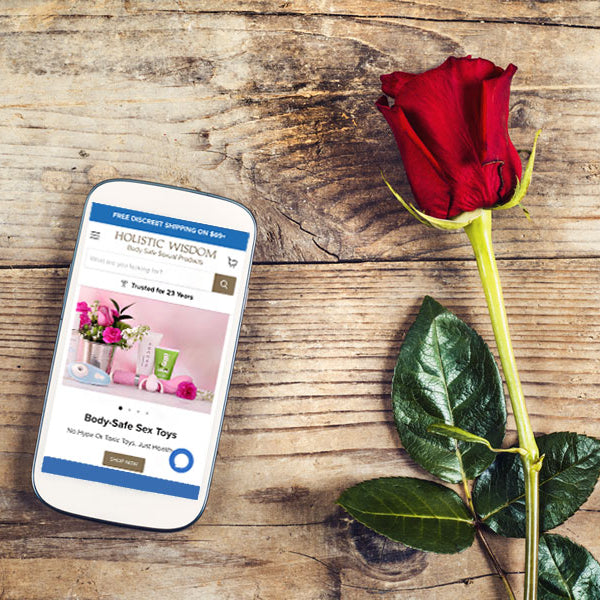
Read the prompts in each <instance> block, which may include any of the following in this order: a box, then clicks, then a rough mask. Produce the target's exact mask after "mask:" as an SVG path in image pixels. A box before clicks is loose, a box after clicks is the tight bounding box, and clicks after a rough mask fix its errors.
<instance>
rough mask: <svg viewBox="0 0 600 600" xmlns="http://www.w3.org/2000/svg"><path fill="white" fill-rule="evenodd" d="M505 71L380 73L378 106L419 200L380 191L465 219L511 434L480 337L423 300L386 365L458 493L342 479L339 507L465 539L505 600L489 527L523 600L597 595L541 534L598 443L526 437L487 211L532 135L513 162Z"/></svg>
mask: <svg viewBox="0 0 600 600" xmlns="http://www.w3.org/2000/svg"><path fill="white" fill-rule="evenodd" d="M516 70H517V69H516V67H515V66H514V65H509V66H508V67H507V68H506V69H502V68H500V67H497V66H495V65H494V64H493V63H491V62H490V61H487V60H482V59H472V58H471V57H465V58H452V57H451V58H448V59H447V60H446V62H444V63H443V64H442V65H441V66H439V67H437V68H435V69H432V70H430V71H427V72H425V73H421V74H413V73H403V72H396V73H392V74H390V75H384V76H382V78H381V79H382V83H383V92H384V93H385V95H384V96H383V97H381V98H380V99H379V100H378V101H377V106H378V108H379V110H380V111H381V112H382V113H383V115H384V117H385V118H386V120H387V122H388V123H389V125H390V127H391V128H392V131H393V133H394V136H395V138H396V142H397V144H398V147H399V149H400V153H401V155H402V160H403V162H404V167H405V169H406V174H407V177H408V181H409V183H410V186H411V189H412V191H413V194H414V197H415V200H416V202H417V204H418V206H416V205H414V204H412V203H408V202H406V201H405V200H404V199H403V198H402V197H401V196H400V195H399V194H398V193H396V192H395V191H394V190H393V189H392V188H391V186H390V185H389V183H387V181H386V184H387V185H388V187H389V188H390V190H391V191H392V193H393V194H394V195H395V196H396V198H397V199H398V200H399V201H400V202H401V203H402V205H403V206H404V207H405V208H406V209H407V210H408V211H409V212H410V213H411V214H412V215H413V216H414V217H415V218H417V219H418V220H419V221H421V222H422V223H423V224H425V225H427V226H430V227H435V228H438V229H445V230H459V229H464V230H465V233H466V234H467V236H468V238H469V241H470V242H471V245H472V247H473V251H474V254H475V258H476V260H477V266H478V269H479V275H480V278H481V282H482V284H483V290H484V293H485V298H486V301H487V305H488V309H489V313H490V318H491V322H492V328H493V331H494V337H495V339H496V346H497V348H498V354H499V356H500V363H501V365H502V370H503V372H504V380H505V382H506V387H507V389H508V394H509V397H510V403H511V406H512V412H513V416H514V419H515V423H516V428H517V433H518V444H517V445H516V446H515V447H505V446H504V447H503V440H504V433H505V428H506V417H507V411H506V406H505V400H504V391H503V385H502V380H501V378H500V371H499V369H498V367H497V365H496V361H495V359H494V357H493V355H492V353H491V352H490V350H489V348H488V346H487V345H486V343H485V342H484V341H483V339H482V338H481V337H480V336H479V335H478V334H477V333H476V332H475V331H474V330H473V329H471V328H470V327H469V326H468V325H467V324H466V323H464V322H463V321H461V320H460V319H459V318H458V317H456V316H455V315H453V314H452V313H451V312H450V311H448V310H447V309H445V308H444V307H443V306H442V305H440V304H439V303H438V302H436V301H435V300H434V299H433V298H430V297H426V298H425V299H424V301H423V304H422V306H421V310H420V312H419V315H418V316H417V319H416V321H415V322H414V324H413V325H412V327H411V328H410V330H409V331H408V333H407V334H406V337H405V339H404V343H403V345H402V348H401V349H400V355H399V357H398V361H397V364H396V368H395V371H394V378H393V385H392V405H393V412H394V420H395V423H396V428H397V430H398V434H399V436H400V439H401V441H402V444H403V446H404V448H405V449H406V451H407V452H408V453H409V454H410V456H411V457H412V458H413V459H414V460H415V461H416V462H417V463H418V464H419V465H421V467H423V468H424V469H426V470H427V471H428V472H429V473H431V474H432V475H433V476H434V477H437V478H438V479H441V480H443V481H446V482H450V483H457V484H459V485H460V488H459V489H461V491H462V498H461V496H460V495H459V494H457V493H456V492H455V491H454V490H452V489H450V488H449V487H447V486H443V485H441V484H439V483H436V482H434V481H429V480H425V479H418V478H412V477H386V478H380V479H373V480H370V481H364V482H362V483H359V484H357V485H355V486H354V487H351V488H349V489H347V490H346V491H344V492H343V493H342V495H341V496H340V498H339V499H338V503H339V504H340V505H341V506H342V507H343V508H344V509H345V510H346V511H347V512H348V513H349V514H350V515H352V516H353V517H354V518H355V519H357V520H358V521H360V522H361V523H363V524H365V525H366V526H367V527H370V528H371V529H373V530H375V531H376V532H378V533H380V534H383V535H385V536H387V537H389V538H391V539H392V540H395V541H397V542H402V543H404V544H406V545H408V546H411V547H413V548H418V549H420V550H426V551H430V552H440V553H455V552H461V551H462V550H464V549H466V548H468V547H469V546H470V545H471V544H472V543H473V541H474V539H475V537H477V538H478V539H479V541H480V543H481V546H482V548H483V550H484V551H485V552H486V553H487V555H488V557H489V559H490V562H491V564H492V565H493V566H494V568H495V570H496V573H497V574H498V576H499V577H500V578H501V580H502V582H503V584H504V586H505V589H506V593H507V595H508V597H509V598H512V599H514V598H515V594H514V591H513V589H512V586H511V582H510V578H509V575H508V574H507V573H506V570H505V569H504V568H503V566H502V564H501V561H500V560H499V559H498V558H497V557H496V556H495V554H494V552H493V550H492V547H491V546H492V544H490V542H489V540H488V536H487V534H488V533H490V532H493V533H495V534H499V535H502V536H508V537H521V538H525V565H524V571H525V580H524V598H525V599H526V600H535V599H536V598H540V599H541V600H559V599H563V598H564V599H570V600H598V599H599V598H600V564H598V562H597V561H596V560H595V559H594V557H593V556H592V555H591V554H590V553H589V552H588V551H587V550H586V549H585V548H583V547H582V546H580V545H578V544H576V543H575V542H573V541H571V540H569V539H568V538H566V537H563V536H560V535H556V534H550V533H547V532H548V531H549V530H551V529H553V528H554V527H556V526H558V525H560V524H561V523H563V522H564V521H565V520H566V519H568V518H569V517H571V515H573V514H574V513H575V512H576V511H577V510H578V509H579V507H580V506H581V505H582V504H583V503H584V502H585V501H586V499H587V498H588V497H589V495H590V494H591V492H592V490H593V489H594V486H595V484H596V481H597V479H598V476H599V474H600V441H599V440H597V439H594V438H592V437H588V436H585V435H580V434H577V433H573V432H554V433H549V434H547V435H540V436H536V435H534V432H533V428H532V426H531V423H530V420H529V415H528V412H527V406H526V404H525V397H524V394H523V390H522V387H521V382H520V379H519V374H518V371H517V365H516V361H515V356H514V352H513V348H512V343H511V338H510V334H509V328H508V319H507V315H506V310H505V307H504V300H503V296H502V288H501V285H500V278H499V274H498V269H497V266H496V260H495V258H494V251H493V247H492V236H491V233H492V227H491V223H492V211H495V210H500V209H508V208H511V207H514V206H517V205H519V204H520V203H521V201H522V200H523V198H524V196H525V193H526V192H527V189H528V186H529V183H530V180H531V175H532V171H533V162H534V157H535V147H536V142H537V137H538V135H539V132H538V133H537V134H536V136H535V141H534V143H533V148H532V150H531V153H530V154H529V160H528V163H527V166H526V168H525V171H524V172H522V167H521V161H520V158H519V155H518V153H517V151H516V150H515V147H514V146H513V144H512V142H511V140H510V138H509V135H508V103H509V95H510V83H511V80H512V77H513V75H514V73H515V71H516ZM388 97H391V98H393V100H394V103H393V105H391V106H390V103H389V100H388ZM526 214H527V212H526ZM457 285H460V281H457ZM540 531H541V535H540Z"/></svg>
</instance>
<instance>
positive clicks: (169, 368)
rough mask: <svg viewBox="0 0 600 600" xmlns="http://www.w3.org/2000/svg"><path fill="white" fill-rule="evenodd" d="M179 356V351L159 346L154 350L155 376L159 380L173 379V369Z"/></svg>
mask: <svg viewBox="0 0 600 600" xmlns="http://www.w3.org/2000/svg"><path fill="white" fill-rule="evenodd" d="M178 356H179V350H173V348H161V347H160V346H157V347H156V348H155V349H154V374H155V375H156V376H157V377H158V378H159V379H171V374H172V373H173V367H174V366H175V361H176V360H177V357H178Z"/></svg>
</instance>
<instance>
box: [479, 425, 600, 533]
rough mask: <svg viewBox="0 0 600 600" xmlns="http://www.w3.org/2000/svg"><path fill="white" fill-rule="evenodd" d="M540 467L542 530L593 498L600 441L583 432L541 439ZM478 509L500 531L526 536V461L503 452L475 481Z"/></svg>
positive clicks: (557, 522)
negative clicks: (541, 458) (523, 464)
mask: <svg viewBox="0 0 600 600" xmlns="http://www.w3.org/2000/svg"><path fill="white" fill-rule="evenodd" d="M536 441H537V444H538V447H539V449H540V453H541V454H544V455H545V457H544V461H543V462H542V468H541V470H540V529H541V531H548V530H549V529H552V528H553V527H556V526H557V525H560V524H561V523H563V522H564V521H566V520H567V519H568V518H569V517H570V516H571V515H572V514H573V513H574V512H575V511H577V509H578V508H579V507H580V506H581V505H582V504H583V503H584V502H585V501H586V500H587V498H588V497H589V495H590V494H591V493H592V490H593V489H594V485H595V484H596V481H597V479H598V475H600V441H599V440H596V439H594V438H591V437H587V436H585V435H580V434H577V433H567V432H560V433H551V434H549V435H542V436H540V437H538V438H537V440H536ZM473 502H474V504H475V510H476V511H477V514H478V515H479V516H480V517H481V519H482V521H483V522H484V523H485V524H486V525H487V526H488V527H490V528H491V529H492V530H493V531H495V532H496V533H499V534H500V535H505V536H507V537H524V536H525V483H524V479H523V466H522V465H521V460H520V459H519V458H518V457H516V456H513V455H506V454H502V455H500V456H499V457H498V458H497V459H496V461H495V462H494V464H493V465H492V466H491V467H490V468H489V469H488V470H487V471H486V472H485V473H483V474H482V475H481V476H480V477H479V478H478V479H477V481H476V482H475V485H474V486H473Z"/></svg>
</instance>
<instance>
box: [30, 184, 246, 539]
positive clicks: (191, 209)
mask: <svg viewBox="0 0 600 600" xmlns="http://www.w3.org/2000/svg"><path fill="white" fill-rule="evenodd" d="M255 238H256V223H255V220H254V218H253V216H252V214H251V213H250V211H249V210H247V209H246V208H244V207H243V206H242V205H240V204H238V203H236V202H233V201H232V200H227V199H226V198H221V197H218V196H213V195H211V194H204V193H199V192H195V191H192V190H185V189H180V188H175V187H169V186H165V185H159V184H154V183H148V182H143V181H133V180H110V181H105V182H102V183H100V184H98V185H97V186H96V187H94V188H93V189H92V191H91V192H90V194H89V196H88V198H87V201H86V203H85V208H84V211H83V217H82V220H81V225H80V229H79V235H78V238H77V244H76V246H75V254H74V257H73V262H72V264H71V270H70V273H69V279H68V282H67V290H66V292H65V299H64V304H63V311H62V316H61V320H60V325H59V330H58V335H57V341H56V346H55V350H54V357H53V361H52V367H51V370H50V377H49V381H48V388H47V391H46V398H45V403H44V410H43V414H42V420H41V424H40V430H39V436H38V442H37V447H36V452H35V458H34V463H33V486H34V489H35V492H36V494H37V495H38V496H39V498H40V499H41V500H42V501H44V502H45V503H46V504H48V505H49V506H51V507H53V508H55V509H57V510H59V511H63V512H66V513H70V514H73V515H78V516H82V517H87V518H91V519H97V520H101V521H107V522H111V523H118V524H121V525H129V526H134V527H144V528H149V529H158V530H175V529H181V528H183V527H186V526H188V525H190V524H191V523H193V522H194V521H195V520H196V519H197V518H198V517H199V516H200V515H201V513H202V511H203V510H204V506H205V505H206V501H207V498H208V490H209V486H210V481H211V477H212V472H213V468H214V463H215V457H216V453H217V445H218V441H219V435H220V432H221V425H222V421H223V415H224V412H225V403H226V400H227V393H228V389H229V382H230V378H231V373H232V370H233V360H234V354H235V350H236V346H237V341H238V337H239V332H240V324H241V319H242V313H243V310H244V306H245V302H246V295H247V289H248V280H249V276H250V267H251V264H252V254H253V250H254V243H255Z"/></svg>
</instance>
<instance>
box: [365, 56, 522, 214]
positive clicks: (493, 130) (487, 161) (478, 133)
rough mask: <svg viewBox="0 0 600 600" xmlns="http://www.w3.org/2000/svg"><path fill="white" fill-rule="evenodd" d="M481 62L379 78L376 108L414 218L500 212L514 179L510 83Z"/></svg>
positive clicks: (505, 74)
mask: <svg viewBox="0 0 600 600" xmlns="http://www.w3.org/2000/svg"><path fill="white" fill-rule="evenodd" d="M516 70H517V67H515V66H514V65H508V67H507V68H506V69H505V70H504V69H501V68H500V67H496V66H495V65H494V64H493V63H491V62H490V61H488V60H483V59H481V58H475V59H472V58H471V57H470V56H468V57H466V58H454V57H450V58H448V59H447V60H446V62H444V63H443V64H442V65H440V66H439V67H437V68H435V69H431V70H430V71H426V72H425V73H420V74H412V73H402V72H399V71H398V72H396V73H391V74H390V75H382V77H381V82H382V90H383V92H384V93H385V94H387V95H388V96H391V97H392V98H393V99H394V105H393V106H391V107H390V106H389V104H388V99H387V97H386V96H382V97H381V98H380V99H379V100H378V101H377V107H378V108H379V110H380V111H381V112H382V113H383V116H384V117H385V118H386V120H387V122H388V123H389V125H390V127H391V128H392V131H393V132H394V136H395V138H396V142H397V144H398V147H399V148H400V154H401V156H402V161H403V162H404V168H405V169H406V174H407V176H408V181H409V183H410V186H411V188H412V191H413V194H414V196H415V200H416V201H417V203H418V205H419V207H420V208H421V210H422V211H423V212H425V213H427V214H429V215H431V216H433V217H437V218H440V219H449V218H450V217H455V216H456V215H458V214H460V213H462V212H466V211H471V210H475V209H477V208H490V207H492V206H495V205H497V204H504V203H505V202H508V201H509V200H510V198H511V197H512V194H513V192H514V190H515V187H516V185H517V179H520V178H521V160H520V158H519V155H518V154H517V151H516V150H515V147H514V146H513V144H512V142H511V141H510V138H509V137H508V100H509V96H510V82H511V79H512V76H513V75H514V73H515V71H516Z"/></svg>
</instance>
